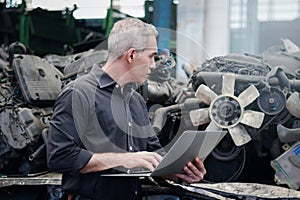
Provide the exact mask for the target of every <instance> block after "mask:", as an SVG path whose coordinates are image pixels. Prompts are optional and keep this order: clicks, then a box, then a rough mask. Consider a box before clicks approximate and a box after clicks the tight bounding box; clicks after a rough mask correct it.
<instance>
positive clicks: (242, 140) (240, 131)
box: [228, 124, 251, 146]
mask: <svg viewBox="0 0 300 200" xmlns="http://www.w3.org/2000/svg"><path fill="white" fill-rule="evenodd" d="M228 131H229V133H230V135H231V138H232V140H233V142H234V144H235V145H236V146H242V145H243V144H246V143H248V142H249V141H250V140H251V137H250V135H249V134H248V132H247V130H246V129H245V127H244V126H243V125H240V124H238V125H236V126H234V127H232V128H228Z"/></svg>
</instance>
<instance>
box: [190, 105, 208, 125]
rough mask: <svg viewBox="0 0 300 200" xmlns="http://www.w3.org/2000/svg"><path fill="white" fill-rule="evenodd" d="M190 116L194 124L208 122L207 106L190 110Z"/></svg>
mask: <svg viewBox="0 0 300 200" xmlns="http://www.w3.org/2000/svg"><path fill="white" fill-rule="evenodd" d="M190 118H191V121H192V123H193V125H194V126H199V125H202V124H207V123H209V122H210V118H209V113H208V108H201V109H197V110H192V111H191V112H190Z"/></svg>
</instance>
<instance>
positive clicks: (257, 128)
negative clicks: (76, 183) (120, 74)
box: [0, 39, 300, 190]
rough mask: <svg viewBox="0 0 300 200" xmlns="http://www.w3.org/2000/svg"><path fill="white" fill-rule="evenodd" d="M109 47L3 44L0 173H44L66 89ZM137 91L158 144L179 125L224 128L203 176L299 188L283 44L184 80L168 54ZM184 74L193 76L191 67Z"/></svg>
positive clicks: (291, 58)
mask: <svg viewBox="0 0 300 200" xmlns="http://www.w3.org/2000/svg"><path fill="white" fill-rule="evenodd" d="M106 58H107V51H105V50H90V51H86V52H82V53H78V54H73V55H68V56H58V55H47V56H45V57H38V56H35V55H30V54H27V51H26V48H25V46H24V45H22V44H21V43H18V42H16V43H13V44H11V45H10V46H9V47H3V48H0V78H1V79H0V80H1V87H0V109H1V112H0V174H2V175H4V176H10V175H12V176H15V175H28V174H35V173H39V172H42V171H45V170H47V167H46V162H45V148H46V146H45V140H46V137H45V136H46V134H47V128H48V125H49V120H50V117H51V115H52V106H53V104H54V102H55V99H56V97H57V95H58V94H59V92H60V91H61V89H62V87H63V86H64V85H65V84H67V83H68V82H69V81H72V80H74V79H76V78H77V77H78V76H80V75H82V74H85V73H87V72H89V70H90V69H91V67H92V65H93V64H94V63H102V62H105V60H106ZM156 63H157V67H156V69H155V70H154V71H153V73H152V74H151V76H149V78H148V80H147V81H146V83H145V84H143V85H142V86H140V87H139V89H138V91H139V92H140V93H141V94H142V96H143V97H144V98H145V100H146V102H147V104H148V107H149V117H150V119H151V122H152V125H153V128H154V130H155V131H156V133H157V135H158V137H159V139H160V141H161V143H162V145H163V146H164V147H165V148H166V149H168V148H169V147H170V146H171V145H172V143H173V142H174V141H175V140H176V138H178V137H179V136H180V134H181V133H182V132H183V131H184V130H187V129H189V130H226V131H227V134H226V136H225V137H224V138H223V139H222V140H221V141H219V144H218V145H217V147H216V148H214V149H213V151H212V152H211V154H210V155H209V156H208V157H207V158H206V160H205V165H206V168H207V175H206V176H205V180H204V182H207V183H220V182H254V183H267V184H273V185H275V184H284V185H285V186H286V187H289V188H291V189H294V190H298V189H299V187H300V175H299V174H300V142H299V141H300V97H299V92H300V50H299V48H298V47H297V46H295V45H294V44H293V43H292V42H290V41H289V40H287V39H286V40H283V45H282V46H280V47H276V48H274V47H273V48H270V49H268V50H267V51H266V52H264V53H263V54H262V55H261V56H253V55H247V54H243V55H238V54H235V55H233V54H230V55H225V56H220V57H214V58H212V59H210V60H206V61H205V62H204V63H203V64H202V66H199V67H198V68H197V69H196V70H195V71H193V72H192V73H191V75H190V77H189V80H190V81H189V83H188V84H183V83H180V82H179V81H178V80H176V79H174V78H173V76H172V70H173V69H174V66H175V64H176V63H175V61H174V59H173V57H172V55H171V54H170V53H169V52H168V51H167V50H164V51H162V52H161V53H160V55H159V56H158V57H157V60H156ZM187 74H189V73H188V72H187Z"/></svg>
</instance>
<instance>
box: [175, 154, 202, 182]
mask: <svg viewBox="0 0 300 200" xmlns="http://www.w3.org/2000/svg"><path fill="white" fill-rule="evenodd" d="M183 170H184V172H185V174H176V176H177V177H178V178H180V179H181V180H182V181H184V182H186V183H195V182H199V181H201V180H202V179H203V177H204V175H205V174H206V169H205V167H204V164H203V162H202V161H201V160H200V159H199V157H196V158H195V159H194V160H193V161H192V162H188V163H187V164H186V166H185V167H184V168H183Z"/></svg>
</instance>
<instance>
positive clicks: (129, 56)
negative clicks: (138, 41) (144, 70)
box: [126, 48, 136, 63]
mask: <svg viewBox="0 0 300 200" xmlns="http://www.w3.org/2000/svg"><path fill="white" fill-rule="evenodd" d="M135 55H136V50H135V48H130V49H129V50H128V51H127V53H126V60H127V62H128V63H131V62H132V60H133V59H134V58H135Z"/></svg>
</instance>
